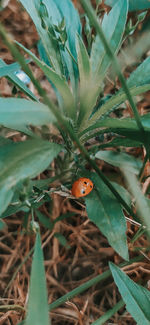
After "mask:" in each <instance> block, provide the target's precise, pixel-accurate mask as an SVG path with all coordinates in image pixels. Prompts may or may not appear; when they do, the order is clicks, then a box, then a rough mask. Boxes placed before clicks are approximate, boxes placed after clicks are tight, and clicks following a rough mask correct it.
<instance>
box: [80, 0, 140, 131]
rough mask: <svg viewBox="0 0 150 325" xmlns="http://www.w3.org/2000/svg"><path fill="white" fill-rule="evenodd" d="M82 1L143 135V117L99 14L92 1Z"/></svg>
mask: <svg viewBox="0 0 150 325" xmlns="http://www.w3.org/2000/svg"><path fill="white" fill-rule="evenodd" d="M80 2H81V4H82V6H83V8H84V10H85V11H86V13H87V16H88V18H89V20H90V23H91V25H93V26H94V28H95V29H96V32H97V34H98V35H99V37H100V39H101V41H102V43H103V45H104V48H105V50H106V53H107V55H108V56H109V57H110V59H111V60H112V64H113V65H114V68H115V70H116V73H117V75H118V78H119V80H120V82H121V84H122V87H123V89H124V92H125V93H126V96H127V99H128V101H129V103H130V105H131V108H132V110H133V113H134V116H135V120H136V123H137V125H138V128H139V130H140V131H141V133H142V135H144V128H143V125H142V122H141V119H140V115H139V112H138V110H137V108H136V105H135V103H134V101H133V98H132V95H131V93H130V90H129V88H128V86H127V83H126V80H125V78H124V76H123V74H122V72H121V70H120V66H119V64H118V61H117V59H116V57H115V55H114V53H113V51H112V49H111V47H110V45H109V43H108V41H107V39H106V37H105V35H104V33H103V30H102V28H101V26H100V24H99V22H98V20H97V16H96V14H95V12H94V10H93V8H92V6H91V4H90V1H89V0H80Z"/></svg>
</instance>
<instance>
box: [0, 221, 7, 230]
mask: <svg viewBox="0 0 150 325" xmlns="http://www.w3.org/2000/svg"><path fill="white" fill-rule="evenodd" d="M4 228H6V223H5V222H4V221H3V220H0V230H3V229H4Z"/></svg>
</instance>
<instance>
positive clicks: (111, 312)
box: [92, 299, 125, 325]
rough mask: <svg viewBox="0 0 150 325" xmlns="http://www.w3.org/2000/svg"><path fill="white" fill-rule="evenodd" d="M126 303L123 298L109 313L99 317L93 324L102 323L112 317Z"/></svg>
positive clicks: (99, 324) (98, 324)
mask: <svg viewBox="0 0 150 325" xmlns="http://www.w3.org/2000/svg"><path fill="white" fill-rule="evenodd" d="M124 305H125V303H124V301H123V300H122V299H121V300H120V301H119V302H118V303H117V304H116V305H115V306H114V307H113V308H112V309H109V310H108V311H107V313H105V314H104V315H103V316H101V317H100V318H98V319H97V320H96V321H95V322H94V323H92V325H102V324H105V322H106V321H107V320H108V319H110V318H111V317H112V316H113V315H114V314H116V313H117V311H118V310H119V309H120V308H122V307H123V306H124Z"/></svg>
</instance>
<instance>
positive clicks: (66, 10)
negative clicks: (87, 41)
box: [55, 0, 82, 83]
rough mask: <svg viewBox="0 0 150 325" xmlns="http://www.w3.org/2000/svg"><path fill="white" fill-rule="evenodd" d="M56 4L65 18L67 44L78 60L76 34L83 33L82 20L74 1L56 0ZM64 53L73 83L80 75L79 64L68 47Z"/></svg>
mask: <svg viewBox="0 0 150 325" xmlns="http://www.w3.org/2000/svg"><path fill="white" fill-rule="evenodd" d="M55 4H56V6H57V8H58V10H59V12H60V14H61V17H62V18H64V19H65V26H66V32H67V41H66V45H67V47H68V48H69V50H70V52H71V54H72V55H73V57H74V58H75V60H76V59H77V53H76V46H75V40H76V34H78V35H81V31H82V25H81V22H80V17H79V14H78V12H77V10H76V9H75V7H74V5H73V3H72V1H70V0H63V1H60V0H55ZM62 55H63V58H64V60H65V63H66V65H67V68H68V71H69V75H70V78H71V82H72V83H73V82H74V80H73V79H74V78H77V77H78V73H77V70H78V69H77V66H76V64H75V63H74V61H73V60H72V58H71V57H70V55H69V53H68V52H67V50H66V48H64V51H62Z"/></svg>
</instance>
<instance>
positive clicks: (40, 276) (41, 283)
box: [25, 233, 50, 325]
mask: <svg viewBox="0 0 150 325" xmlns="http://www.w3.org/2000/svg"><path fill="white" fill-rule="evenodd" d="M31 324H36V325H41V324H43V325H50V319H49V311H48V297H47V288H46V278H45V270H44V258H43V252H42V247H41V239H40V234H39V233H37V235H36V242H35V249H34V256H33V262H32V270H31V279H30V288H29V301H28V308H27V318H26V321H25V325H31Z"/></svg>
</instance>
